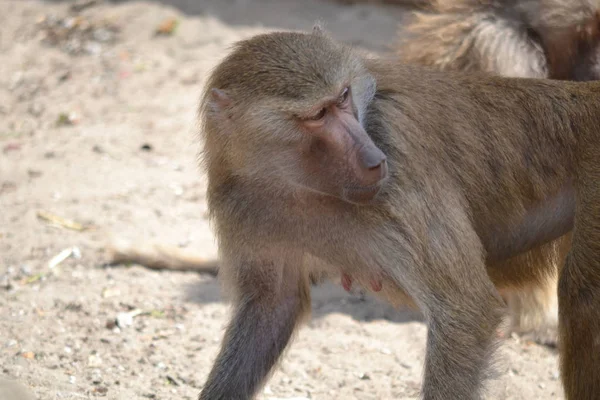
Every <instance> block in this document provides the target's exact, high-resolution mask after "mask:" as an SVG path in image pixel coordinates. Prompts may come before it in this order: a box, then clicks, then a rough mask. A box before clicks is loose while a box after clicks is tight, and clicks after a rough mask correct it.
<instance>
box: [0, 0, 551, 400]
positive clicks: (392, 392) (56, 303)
mask: <svg viewBox="0 0 600 400" xmlns="http://www.w3.org/2000/svg"><path fill="white" fill-rule="evenodd" d="M78 4H81V3H78ZM71 6H72V2H67V1H28V0H12V1H7V0H2V1H0V318H1V319H0V377H3V378H8V379H16V380H17V381H19V382H20V383H22V384H23V385H25V386H26V387H29V388H30V390H31V391H32V392H33V394H34V395H35V396H36V397H37V398H38V399H44V400H46V399H87V398H95V397H106V398H109V399H194V398H195V396H196V395H197V394H198V392H199V390H200V388H201V387H202V384H203V382H204V379H205V378H206V376H207V374H208V372H209V368H210V366H211V362H212V360H213V358H214V357H215V355H216V352H217V350H218V346H219V343H220V340H221V337H222V333H223V328H224V324H225V323H226V321H227V318H228V312H229V309H228V306H227V304H226V303H225V302H223V300H222V299H221V297H220V290H219V285H218V282H217V280H216V279H215V278H214V277H212V276H209V275H200V274H195V273H185V272H167V271H151V270H148V269H145V268H142V267H140V266H135V265H134V266H127V267H126V266H120V267H108V266H106V265H104V263H105V255H104V253H103V247H104V245H105V243H106V240H107V237H109V236H110V235H117V236H119V237H125V238H133V239H135V238H144V239H155V240H159V241H163V242H165V243H172V244H176V245H180V246H183V247H187V248H194V249H197V250H200V251H202V252H203V253H204V254H205V255H206V257H207V258H210V257H214V256H215V254H216V251H215V250H216V246H215V242H214V238H213V236H212V234H211V231H210V228H209V225H208V222H207V220H206V204H205V201H204V177H203V174H202V171H200V170H199V169H198V168H197V165H196V153H197V150H198V148H199V147H198V146H199V144H198V143H197V141H196V138H195V132H196V127H195V125H194V117H195V112H196V106H197V101H198V98H199V95H200V93H201V89H202V84H203V82H204V79H205V77H206V75H207V72H208V71H209V69H210V68H211V67H212V66H213V65H214V64H215V62H216V61H218V60H219V58H220V57H221V56H223V54H224V52H225V50H226V49H227V46H228V45H229V44H230V43H232V42H233V41H235V40H238V39H241V38H244V37H247V36H248V35H252V34H254V33H258V32H263V31H266V30H270V29H310V28H311V26H312V25H313V23H314V22H315V21H317V20H319V21H322V22H324V23H325V27H326V28H327V29H328V30H329V31H330V32H332V34H333V35H334V36H335V37H337V38H339V39H341V40H344V41H346V42H349V43H353V44H355V45H358V46H362V47H364V48H367V49H371V50H374V51H385V50H386V49H387V43H389V42H390V40H391V39H392V38H393V37H394V35H395V34H396V31H397V27H398V24H399V23H401V21H402V17H403V15H405V13H403V10H402V9H400V8H398V7H395V8H394V7H389V6H377V5H360V6H358V5H344V4H339V3H335V2H329V1H325V0H322V1H316V0H302V1H299V0H207V1H202V0H163V1H115V2H113V3H106V2H101V1H98V2H97V4H88V7H87V8H84V9H77V10H73V9H72V8H70V7H71ZM169 18H175V19H176V21H177V22H178V24H177V26H176V29H175V30H174V31H173V32H171V34H166V35H164V34H163V35H157V34H156V30H157V28H158V27H159V26H160V25H161V24H162V23H164V22H165V21H166V22H167V23H166V25H165V26H164V27H163V28H164V30H166V31H167V32H168V31H169V28H170V27H169V24H168V22H169V21H168V19H169ZM49 214H50V215H49ZM48 215H49V217H50V218H52V216H53V215H56V216H59V217H62V218H66V219H70V220H73V221H75V222H77V223H78V224H80V225H81V226H80V225H70V226H69V225H68V224H67V225H65V223H64V222H63V223H62V225H61V223H60V221H58V223H57V222H56V221H55V222H54V223H52V222H51V221H49V220H48V219H47V218H48ZM44 217H46V219H44ZM82 227H83V228H84V229H83V230H80V228H82ZM63 251H64V253H62V254H60V253H61V252H63ZM59 254H60V255H63V256H65V255H69V257H68V258H66V259H65V260H64V261H63V262H61V263H59V264H58V265H57V266H54V267H53V268H52V265H53V264H54V261H57V259H54V260H53V257H55V256H57V255H59ZM115 320H118V324H115ZM425 334H426V330H425V327H424V325H423V323H422V322H421V319H420V316H419V315H418V314H416V313H411V312H405V311H401V310H400V311H399V310H393V309H391V308H390V307H388V306H386V305H384V304H381V303H379V302H377V301H376V300H374V299H371V298H362V297H360V296H358V295H356V294H348V293H345V292H344V291H343V290H342V289H341V288H340V287H339V286H337V285H334V284H327V285H324V286H322V287H318V288H315V289H314V303H313V317H312V320H311V321H310V323H309V324H308V325H307V326H305V327H303V329H302V330H301V331H300V333H299V335H298V337H297V339H296V340H295V341H294V343H293V345H292V346H291V347H290V349H289V351H288V352H287V353H286V355H285V357H284V359H283V362H282V363H281V365H280V366H279V367H278V368H277V370H276V372H275V374H274V376H273V377H272V378H271V379H270V380H269V382H268V384H267V386H266V387H265V389H264V391H263V393H262V394H261V395H260V399H290V400H291V399H348V400H351V399H408V398H414V397H415V396H416V394H417V391H418V388H419V385H420V381H421V375H422V363H423V356H424V345H425ZM0 396H2V394H1V392H0ZM451 398H452V397H451V394H449V399H451ZM489 398H490V399H527V400H531V399H549V398H557V399H558V398H562V394H561V391H560V383H559V380H558V366H557V356H556V352H555V350H551V349H547V348H545V347H541V346H538V345H536V344H534V343H531V342H527V341H524V340H521V339H520V338H518V337H516V336H513V337H511V338H509V339H508V340H506V341H505V342H504V343H503V345H502V347H501V349H500V352H499V360H498V376H497V379H494V380H493V381H491V382H490V391H489ZM2 400H4V399H2Z"/></svg>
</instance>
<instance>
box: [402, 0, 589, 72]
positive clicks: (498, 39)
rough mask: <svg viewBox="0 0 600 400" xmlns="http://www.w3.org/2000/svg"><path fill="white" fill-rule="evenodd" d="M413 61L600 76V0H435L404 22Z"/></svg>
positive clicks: (405, 48) (406, 50)
mask: <svg viewBox="0 0 600 400" xmlns="http://www.w3.org/2000/svg"><path fill="white" fill-rule="evenodd" d="M401 32H402V33H401V38H400V40H399V43H398V46H397V52H398V53H399V55H400V56H401V57H402V59H403V60H404V61H406V62H411V63H416V64H420V65H428V66H432V67H436V68H438V69H442V70H459V71H465V72H480V71H483V72H488V73H492V74H499V75H503V76H511V77H528V78H550V79H561V80H576V81H586V80H596V79H598V78H600V63H599V62H600V47H599V46H598V44H599V42H600V0H521V1H516V0H499V1H498V0H496V1H492V0H431V1H430V4H429V6H428V7H426V10H425V11H416V12H415V13H414V18H413V19H412V21H409V22H408V23H407V24H406V25H405V26H403V27H402V29H401Z"/></svg>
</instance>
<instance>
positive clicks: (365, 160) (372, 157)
mask: <svg viewBox="0 0 600 400" xmlns="http://www.w3.org/2000/svg"><path fill="white" fill-rule="evenodd" d="M385 160H386V157H385V154H383V153H382V152H381V151H380V150H379V149H375V150H373V149H368V150H367V151H363V153H362V154H361V155H360V161H361V164H362V167H363V168H364V169H366V170H367V171H376V170H378V169H379V168H381V166H382V164H383V163H384V162H385Z"/></svg>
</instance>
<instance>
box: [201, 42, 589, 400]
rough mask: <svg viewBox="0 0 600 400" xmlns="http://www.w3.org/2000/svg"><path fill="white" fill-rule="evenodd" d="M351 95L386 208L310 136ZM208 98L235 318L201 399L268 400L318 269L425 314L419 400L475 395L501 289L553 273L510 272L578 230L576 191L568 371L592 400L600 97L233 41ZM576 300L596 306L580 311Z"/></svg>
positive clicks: (218, 214) (211, 166)
mask: <svg viewBox="0 0 600 400" xmlns="http://www.w3.org/2000/svg"><path fill="white" fill-rule="evenodd" d="M346 84H349V85H350V87H351V90H352V104H353V109H354V115H355V118H356V120H357V121H359V123H360V124H361V125H362V126H364V128H365V130H366V132H367V134H368V141H372V143H374V145H375V146H376V147H377V148H379V149H381V150H382V151H383V152H384V153H385V155H386V156H387V163H388V165H389V176H388V177H387V179H386V180H385V181H384V183H383V184H382V185H381V187H380V189H379V192H378V193H377V196H376V197H374V198H373V199H372V200H371V201H364V202H362V203H360V204H357V203H356V202H354V201H351V200H349V199H348V198H346V197H345V196H346V194H347V192H346V188H348V187H349V186H348V185H350V186H351V187H354V185H355V184H354V183H352V176H351V175H349V172H348V171H351V170H352V168H350V166H351V165H353V163H355V161H353V160H355V157H356V152H358V151H360V149H361V148H362V147H361V146H357V147H356V148H349V149H348V152H347V154H346V157H347V158H346V161H345V163H346V164H344V160H343V159H342V160H340V159H339V157H338V156H339V154H338V153H335V152H331V151H333V150H332V149H333V148H330V147H328V145H327V143H328V142H327V140H332V138H328V137H325V138H323V137H317V136H312V134H311V132H310V131H307V130H306V129H304V128H302V126H303V124H304V122H302V119H299V117H298V115H302V114H303V113H305V114H308V113H309V111H308V110H314V109H315V105H316V104H320V101H321V100H319V99H321V98H328V96H332V95H333V96H337V93H338V92H339V90H340V88H342V87H343V85H346ZM207 88H208V89H209V90H207V91H206V94H205V96H204V97H203V99H202V105H201V112H202V123H203V129H202V132H203V138H204V141H205V150H204V153H203V160H204V163H205V166H206V168H207V172H208V201H209V209H210V212H211V217H212V219H213V221H214V224H215V229H216V233H217V237H218V240H219V252H220V260H221V269H220V274H221V279H222V281H223V283H224V285H225V287H226V288H227V289H229V293H230V294H231V295H232V300H233V304H234V307H235V308H234V312H233V317H232V319H231V322H230V324H229V326H228V328H227V331H226V334H225V338H224V342H223V345H222V348H221V351H220V353H219V355H218V356H217V359H216V361H215V365H214V367H213V369H212V371H211V373H210V375H209V377H208V380H207V383H206V385H205V386H204V388H203V390H202V393H201V395H200V398H201V399H247V398H251V397H253V396H254V395H255V394H256V393H257V391H258V390H259V388H260V386H261V385H262V384H263V383H264V382H265V380H266V379H267V377H268V375H269V373H270V372H271V371H272V369H273V366H274V365H275V363H276V362H277V360H278V359H279V357H280V355H281V353H282V352H283V350H284V349H285V348H286V346H287V344H288V343H289V341H290V339H291V337H292V335H293V333H294V331H295V330H296V327H297V326H298V324H299V321H301V319H302V317H303V316H306V314H307V313H308V311H309V310H310V293H309V291H308V279H307V276H308V274H309V273H310V269H309V268H308V267H307V263H306V257H307V256H310V257H317V258H319V259H321V260H324V261H326V262H327V265H331V266H332V267H331V268H333V271H327V272H333V273H335V274H340V273H343V274H347V275H349V276H352V277H353V278H354V279H355V280H356V281H357V282H358V283H360V284H362V285H363V286H365V287H367V288H368V287H369V282H371V281H372V280H373V278H374V277H375V278H379V279H381V280H382V281H383V288H382V290H381V291H380V292H378V295H380V296H381V297H382V298H384V299H386V300H388V301H390V302H392V303H394V304H398V303H404V302H405V301H406V297H407V296H408V297H409V298H410V299H412V300H413V301H414V303H415V304H416V305H417V306H418V307H419V308H420V309H421V310H422V311H423V313H424V315H425V317H426V320H427V324H428V328H429V333H428V340H427V355H426V362H425V375H424V384H423V390H422V396H423V398H425V399H447V398H449V397H451V398H456V399H479V398H481V395H482V381H483V379H484V378H485V377H486V375H487V372H488V364H489V359H490V354H491V353H492V351H493V348H494V332H495V330H496V329H497V327H498V326H499V324H500V323H501V319H502V316H503V314H504V307H505V306H504V303H503V301H502V300H501V298H500V296H499V294H498V291H497V289H496V288H498V287H504V286H511V285H527V284H529V283H530V282H531V281H540V280H543V279H546V278H547V276H551V275H552V274H553V273H555V270H554V269H553V268H552V267H551V266H550V265H549V264H547V263H534V265H536V266H537V267H535V268H530V269H525V270H517V269H515V268H513V267H511V266H510V265H509V266H508V267H506V268H504V266H505V262H506V260H508V259H510V258H511V257H515V256H518V255H520V254H525V253H527V251H530V250H531V249H533V248H536V247H540V246H542V245H544V244H547V243H551V242H552V241H554V240H556V239H557V238H559V237H561V236H563V235H565V234H566V233H567V232H569V231H570V230H571V229H572V227H573V219H574V213H575V192H576V191H578V190H584V191H583V192H581V191H580V192H579V193H580V194H582V195H583V196H585V198H584V199H581V198H578V201H579V203H578V204H577V209H578V210H581V207H582V205H583V212H584V213H588V212H589V214H584V215H585V216H586V217H587V219H586V220H585V221H583V222H580V220H579V218H578V220H577V224H576V225H577V229H576V230H575V231H574V238H575V245H574V247H573V255H572V257H571V258H570V260H569V263H568V265H567V267H566V268H565V271H566V272H565V271H563V274H562V275H561V291H560V296H561V297H560V301H561V304H560V307H561V323H562V327H561V332H562V335H563V344H564V346H563V348H562V354H561V360H562V365H563V374H564V377H565V382H566V388H567V391H568V398H569V399H575V398H578V399H588V398H590V399H591V398H592V397H591V395H590V393H594V394H595V393H596V392H595V391H594V390H596V391H597V390H598V388H597V387H596V386H595V385H597V384H598V382H600V379H597V376H596V375H597V374H598V372H597V371H598V370H599V369H598V366H599V365H598V362H597V357H598V354H600V353H598V352H597V351H592V350H593V349H595V347H594V346H595V340H596V337H597V335H598V334H597V332H600V331H599V330H588V329H586V328H585V327H584V328H579V325H580V324H587V326H591V325H592V324H593V323H592V322H590V321H589V319H590V318H591V319H595V320H599V319H598V318H597V317H598V316H597V313H596V314H594V309H596V310H597V309H600V308H598V306H597V305H596V301H595V300H596V299H595V297H596V296H598V295H596V293H600V292H593V291H591V292H590V291H583V289H585V288H586V287H588V286H589V285H596V284H597V282H599V281H600V280H599V279H596V278H597V277H596V276H595V275H594V274H592V273H591V272H592V270H591V269H590V266H589V265H588V264H589V263H591V262H592V261H590V260H591V259H592V258H593V255H594V254H598V251H597V250H598V249H596V248H595V247H594V246H597V245H596V244H595V243H587V241H593V238H594V237H597V236H598V233H596V231H594V230H593V229H592V228H594V227H595V225H593V218H590V217H593V216H595V215H596V214H595V212H597V211H600V210H597V209H593V210H592V208H593V207H592V205H590V204H593V203H592V199H593V196H594V195H595V194H596V193H595V192H594V191H593V188H594V187H596V186H597V184H596V183H595V182H596V180H595V179H591V180H590V181H589V183H590V184H591V186H589V188H588V186H587V184H588V181H587V180H585V179H583V178H587V177H592V178H595V177H600V175H595V174H596V171H594V170H592V169H593V168H592V167H590V165H597V164H596V163H595V162H596V161H595V160H591V157H592V156H593V154H595V150H594V149H595V148H596V146H595V143H596V142H597V139H595V137H594V136H592V135H594V134H596V131H597V129H596V127H597V121H598V118H599V116H600V101H599V100H600V84H584V83H573V82H558V81H548V80H535V79H510V78H503V77H493V76H486V75H481V74H474V75H465V74H460V73H448V72H438V71H434V70H430V69H424V68H422V67H415V66H408V65H404V66H403V65H400V64H399V63H398V62H397V61H396V60H384V59H374V60H367V59H365V58H363V57H361V56H360V55H358V54H357V53H355V52H353V51H352V50H350V49H349V48H347V47H344V46H342V45H340V44H338V43H336V42H334V41H332V40H330V39H329V38H327V37H326V36H325V35H323V34H322V33H320V32H315V33H313V34H300V33H272V34H266V35H258V36H255V37H253V38H251V39H249V40H246V41H243V42H240V43H238V44H237V45H236V46H235V47H234V49H233V50H232V52H231V54H230V55H229V56H228V57H227V58H226V59H225V60H223V62H222V63H221V64H220V65H219V66H217V68H216V69H215V70H214V72H213V74H212V75H211V77H210V79H209V81H208V86H207ZM319 107H320V106H319ZM302 110H305V111H304V112H303V111H302ZM311 113H312V112H311ZM332 135H334V133H333V132H332ZM334 139H335V138H334ZM324 143H325V144H324ZM498 149H503V151H498ZM330 152H331V153H330ZM588 152H589V153H588ZM328 154H329V157H326V156H327V155H328ZM588 154H589V157H590V158H585V157H580V155H585V156H587V155H588ZM322 156H323V157H322ZM307 160H312V162H308V163H307ZM322 160H328V161H326V162H324V163H322V164H319V163H320V162H321V161H322ZM315 163H316V164H315ZM582 164H584V165H583V166H582ZM316 165H319V168H318V169H315V168H316ZM575 171H578V172H580V174H579V175H577V177H578V178H576V175H575ZM581 174H583V178H581V176H582V175H581ZM363 200H365V199H363ZM588 202H589V203H588ZM592 211H593V212H592ZM580 224H581V225H583V227H584V231H585V232H586V234H587V236H583V234H582V233H580V232H579V231H578V229H579V225H580ZM586 229H587V230H586ZM586 240H587V241H586ZM575 260H577V262H576V261H575ZM317 265H322V264H317ZM315 268H317V267H315ZM580 301H589V303H587V304H585V305H583V306H584V310H585V312H580V311H579V308H578V307H579V306H581V304H580ZM594 307H596V308H594ZM584 317H585V318H584ZM576 329H579V331H577V332H578V333H575V330H576ZM574 338H577V339H578V340H581V342H580V343H579V344H578V345H577V346H574V344H573V340H574ZM574 347H576V348H577V349H582V350H583V349H587V350H588V351H587V352H586V351H578V352H577V354H576V355H577V357H578V358H580V359H581V363H582V365H585V366H586V368H585V369H584V370H580V369H577V368H576V365H575V364H576V363H577V362H578V361H579V359H577V360H576V359H574V358H573V357H572V354H573V352H574V351H576V349H574ZM572 382H575V383H572ZM578 394H580V395H581V396H579V397H574V396H576V395H578Z"/></svg>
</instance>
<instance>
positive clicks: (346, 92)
mask: <svg viewBox="0 0 600 400" xmlns="http://www.w3.org/2000/svg"><path fill="white" fill-rule="evenodd" d="M349 94H350V90H348V88H344V91H343V92H342V94H340V98H339V99H338V104H344V103H345V102H346V100H348V95H349Z"/></svg>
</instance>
